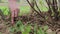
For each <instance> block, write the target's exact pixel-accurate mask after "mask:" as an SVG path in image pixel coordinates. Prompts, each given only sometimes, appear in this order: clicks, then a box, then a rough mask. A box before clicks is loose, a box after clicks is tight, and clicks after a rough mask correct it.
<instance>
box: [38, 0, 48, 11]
mask: <svg viewBox="0 0 60 34" xmlns="http://www.w3.org/2000/svg"><path fill="white" fill-rule="evenodd" d="M39 2H40V5H39V8H40V10H41V11H43V12H46V11H48V9H49V8H48V5H47V3H46V1H45V0H39Z"/></svg>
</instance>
